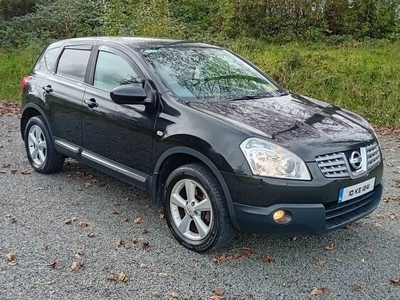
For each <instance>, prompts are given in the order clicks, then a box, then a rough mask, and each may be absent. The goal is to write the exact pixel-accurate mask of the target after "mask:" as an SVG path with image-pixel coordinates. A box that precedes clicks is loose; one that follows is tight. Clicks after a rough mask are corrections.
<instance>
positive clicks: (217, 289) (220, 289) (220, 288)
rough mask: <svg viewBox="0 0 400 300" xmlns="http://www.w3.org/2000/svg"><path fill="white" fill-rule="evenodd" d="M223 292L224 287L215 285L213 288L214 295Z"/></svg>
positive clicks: (219, 294)
mask: <svg viewBox="0 0 400 300" xmlns="http://www.w3.org/2000/svg"><path fill="white" fill-rule="evenodd" d="M224 293H225V288H224V287H216V288H215V289H214V295H216V296H222V295H223V294H224Z"/></svg>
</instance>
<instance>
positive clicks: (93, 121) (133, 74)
mask: <svg viewBox="0 0 400 300" xmlns="http://www.w3.org/2000/svg"><path fill="white" fill-rule="evenodd" d="M141 82H142V76H141V72H140V71H139V69H138V68H137V66H136V65H135V64H134V62H133V61H132V60H131V59H130V58H129V57H128V56H127V55H125V54H124V53H122V52H121V51H118V50H116V49H111V48H109V47H104V46H101V47H100V48H99V50H98V54H97V60H96V65H95V68H94V76H93V86H89V87H87V89H86V91H85V94H84V97H83V102H84V103H83V106H82V134H83V148H84V151H85V150H89V151H90V152H92V153H95V154H97V155H100V156H102V157H104V158H106V159H109V160H111V161H112V162H116V163H119V164H122V165H124V166H128V167H130V168H132V169H135V170H138V171H141V172H143V173H145V174H150V163H151V161H150V160H151V149H152V132H153V127H154V123H155V119H156V113H155V111H154V110H153V109H150V108H148V107H147V106H146V105H144V104H139V105H121V104H116V103H115V102H113V101H112V100H111V97H110V91H111V90H112V89H113V88H115V87H117V86H119V85H124V84H137V83H141Z"/></svg>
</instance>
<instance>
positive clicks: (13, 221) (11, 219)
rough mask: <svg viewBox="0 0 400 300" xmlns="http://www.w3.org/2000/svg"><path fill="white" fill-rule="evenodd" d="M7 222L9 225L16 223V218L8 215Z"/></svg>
mask: <svg viewBox="0 0 400 300" xmlns="http://www.w3.org/2000/svg"><path fill="white" fill-rule="evenodd" d="M8 222H10V223H11V224H13V223H16V222H17V218H15V217H13V216H11V215H9V216H8Z"/></svg>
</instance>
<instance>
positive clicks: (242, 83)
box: [142, 47, 282, 101]
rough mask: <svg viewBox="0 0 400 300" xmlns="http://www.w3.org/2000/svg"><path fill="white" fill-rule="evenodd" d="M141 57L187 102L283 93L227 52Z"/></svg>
mask: <svg viewBox="0 0 400 300" xmlns="http://www.w3.org/2000/svg"><path fill="white" fill-rule="evenodd" d="M142 54H143V55H144V57H145V59H146V60H147V61H148V62H149V63H150V64H151V65H152V66H153V68H154V69H155V70H156V71H157V73H158V74H159V75H160V76H161V78H162V79H163V80H164V82H165V83H166V84H167V85H168V87H169V88H170V89H171V91H172V92H173V93H174V94H175V95H177V96H178V97H179V98H181V99H183V100H186V101H226V100H242V99H254V98H265V97H275V96H279V95H281V94H282V91H280V90H279V88H278V87H277V86H276V85H274V84H273V83H272V82H270V81H269V80H268V78H266V77H265V76H263V75H262V74H261V73H260V72H258V71H257V70H256V69H254V68H253V67H252V66H250V65H248V64H247V63H245V62H244V61H243V60H241V59H240V58H238V57H236V56H235V55H233V54H232V53H230V52H229V51H226V50H223V49H218V48H211V47H210V48H207V47H170V48H158V49H144V50H142Z"/></svg>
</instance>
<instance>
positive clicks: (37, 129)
mask: <svg viewBox="0 0 400 300" xmlns="http://www.w3.org/2000/svg"><path fill="white" fill-rule="evenodd" d="M41 134H42V131H41V130H40V128H39V126H36V127H35V136H36V141H38V140H39V139H40V136H41Z"/></svg>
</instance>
